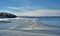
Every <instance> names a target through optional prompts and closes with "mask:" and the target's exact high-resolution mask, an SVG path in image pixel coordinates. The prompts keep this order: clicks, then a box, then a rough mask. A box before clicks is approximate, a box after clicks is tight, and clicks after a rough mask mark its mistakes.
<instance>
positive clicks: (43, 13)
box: [16, 10, 60, 16]
mask: <svg viewBox="0 0 60 36" xmlns="http://www.w3.org/2000/svg"><path fill="white" fill-rule="evenodd" d="M16 15H17V16H60V10H35V11H28V12H20V13H16Z"/></svg>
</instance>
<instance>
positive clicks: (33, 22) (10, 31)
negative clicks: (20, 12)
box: [0, 18, 60, 36]
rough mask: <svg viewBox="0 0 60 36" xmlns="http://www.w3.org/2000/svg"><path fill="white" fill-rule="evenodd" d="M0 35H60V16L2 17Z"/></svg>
mask: <svg viewBox="0 0 60 36" xmlns="http://www.w3.org/2000/svg"><path fill="white" fill-rule="evenodd" d="M0 36H60V18H10V19H9V18H6V19H0Z"/></svg>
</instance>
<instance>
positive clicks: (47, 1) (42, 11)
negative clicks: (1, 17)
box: [0, 0, 60, 16]
mask: <svg viewBox="0 0 60 36" xmlns="http://www.w3.org/2000/svg"><path fill="white" fill-rule="evenodd" d="M0 12H10V13H15V14H16V15H31V16H33V15H35V16H36V15H37V16H40V15H46V14H47V15H58V16H59V15H60V0H0Z"/></svg>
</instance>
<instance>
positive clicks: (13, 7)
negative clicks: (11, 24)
mask: <svg viewBox="0 0 60 36" xmlns="http://www.w3.org/2000/svg"><path fill="white" fill-rule="evenodd" d="M7 8H9V9H19V8H17V7H7Z"/></svg>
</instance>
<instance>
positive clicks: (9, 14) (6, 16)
mask: <svg viewBox="0 0 60 36" xmlns="http://www.w3.org/2000/svg"><path fill="white" fill-rule="evenodd" d="M15 17H17V16H16V15H14V14H11V13H5V12H0V18H15Z"/></svg>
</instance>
